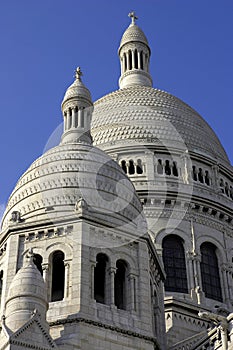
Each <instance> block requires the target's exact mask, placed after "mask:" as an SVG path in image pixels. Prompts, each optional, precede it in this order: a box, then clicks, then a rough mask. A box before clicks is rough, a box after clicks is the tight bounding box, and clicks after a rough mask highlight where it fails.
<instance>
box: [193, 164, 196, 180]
mask: <svg viewBox="0 0 233 350" xmlns="http://www.w3.org/2000/svg"><path fill="white" fill-rule="evenodd" d="M192 176H193V180H194V181H197V170H196V167H195V165H193V172H192Z"/></svg>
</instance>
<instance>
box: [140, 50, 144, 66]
mask: <svg viewBox="0 0 233 350" xmlns="http://www.w3.org/2000/svg"><path fill="white" fill-rule="evenodd" d="M140 66H141V69H144V65H143V52H142V51H140Z"/></svg>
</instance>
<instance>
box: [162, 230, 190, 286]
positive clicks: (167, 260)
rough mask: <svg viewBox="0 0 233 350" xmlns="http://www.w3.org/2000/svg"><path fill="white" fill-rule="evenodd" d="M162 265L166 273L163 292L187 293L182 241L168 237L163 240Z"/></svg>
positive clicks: (172, 236)
mask: <svg viewBox="0 0 233 350" xmlns="http://www.w3.org/2000/svg"><path fill="white" fill-rule="evenodd" d="M162 247H163V263H164V269H165V272H166V280H165V290H166V291H169V292H180V293H188V283H187V273H186V264H185V254H184V247H183V240H182V239H181V238H180V237H179V236H176V235H169V236H167V237H165V238H164V240H163V244H162Z"/></svg>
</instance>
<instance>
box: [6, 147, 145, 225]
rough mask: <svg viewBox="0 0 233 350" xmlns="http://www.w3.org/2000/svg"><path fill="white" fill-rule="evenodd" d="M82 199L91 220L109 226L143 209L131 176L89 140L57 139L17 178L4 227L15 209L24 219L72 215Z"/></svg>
mask: <svg viewBox="0 0 233 350" xmlns="http://www.w3.org/2000/svg"><path fill="white" fill-rule="evenodd" d="M81 199H82V201H83V200H84V202H85V204H86V206H87V210H88V213H89V215H90V217H91V218H92V219H95V220H102V221H103V220H104V222H106V223H107V224H108V225H109V226H118V225H122V224H124V223H127V224H129V223H131V222H133V221H134V219H135V218H137V217H138V215H139V214H140V213H141V211H142V208H141V204H140V201H139V199H138V197H137V194H136V192H135V189H134V187H133V185H132V184H131V182H130V180H129V179H128V177H127V176H126V175H125V174H124V172H123V171H122V169H121V168H120V166H118V164H117V163H116V162H114V161H113V160H112V159H111V158H110V157H109V156H107V155H106V154H105V153H104V152H102V151H101V150H99V149H97V148H96V147H93V146H91V145H88V144H78V143H77V144H60V145H59V146H57V147H55V148H53V149H51V150H49V151H48V152H47V153H45V154H44V155H43V156H42V157H40V158H39V159H37V160H36V161H35V162H34V163H33V164H32V165H31V166H30V168H29V169H28V170H27V171H26V172H25V174H24V175H23V176H22V177H21V178H20V179H19V181H18V183H17V185H16V187H15V189H14V191H13V193H12V195H11V196H10V198H9V202H8V205H7V208H6V211H5V216H4V219H3V227H6V225H8V224H10V223H11V215H12V212H13V211H19V212H20V214H21V219H22V221H23V222H25V223H28V222H35V221H37V222H38V223H39V222H40V221H43V222H44V220H47V219H48V220H50V221H52V220H55V219H56V218H61V217H62V218H65V217H66V216H67V215H75V205H77V202H78V201H79V200H81Z"/></svg>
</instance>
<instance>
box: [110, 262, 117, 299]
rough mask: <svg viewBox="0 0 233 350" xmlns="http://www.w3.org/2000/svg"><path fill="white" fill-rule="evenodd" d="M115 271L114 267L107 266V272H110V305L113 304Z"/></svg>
mask: <svg viewBox="0 0 233 350" xmlns="http://www.w3.org/2000/svg"><path fill="white" fill-rule="evenodd" d="M115 273H116V268H115V267H110V268H109V274H110V305H112V306H113V305H115Z"/></svg>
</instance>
